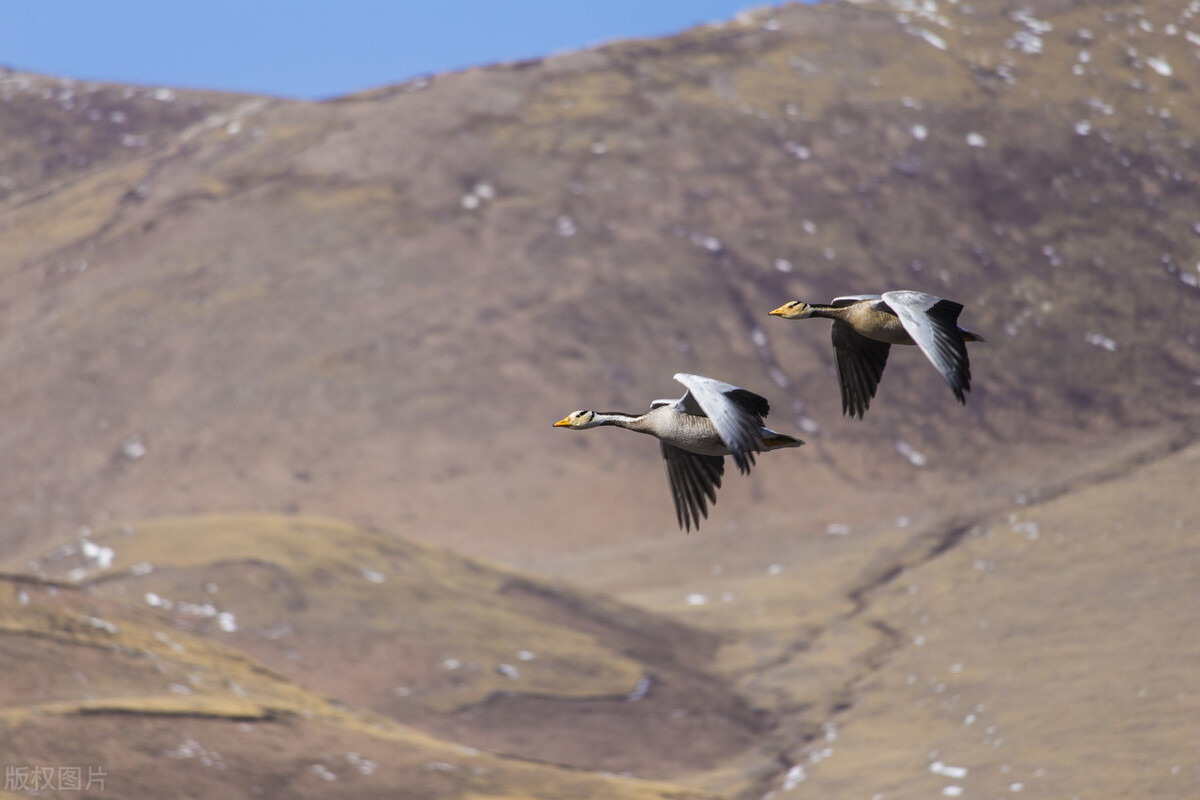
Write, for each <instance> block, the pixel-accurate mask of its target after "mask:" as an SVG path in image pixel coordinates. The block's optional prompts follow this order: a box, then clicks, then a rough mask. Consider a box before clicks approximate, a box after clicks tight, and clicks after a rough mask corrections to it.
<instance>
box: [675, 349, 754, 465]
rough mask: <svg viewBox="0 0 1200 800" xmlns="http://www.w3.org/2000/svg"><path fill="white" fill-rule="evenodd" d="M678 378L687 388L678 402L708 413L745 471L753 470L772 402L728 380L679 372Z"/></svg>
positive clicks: (683, 407)
mask: <svg viewBox="0 0 1200 800" xmlns="http://www.w3.org/2000/svg"><path fill="white" fill-rule="evenodd" d="M675 380H677V381H679V382H680V383H682V384H683V385H684V386H686V387H687V392H685V393H684V395H683V397H681V398H680V399H679V401H678V402H677V403H676V404H675V408H676V410H678V411H681V412H683V413H685V414H694V415H699V416H706V417H708V418H709V419H710V420H712V424H713V427H714V428H716V430H717V435H718V436H720V437H721V441H723V442H725V446H726V447H728V448H729V452H730V453H731V454H732V455H733V460H734V461H735V462H736V463H737V465H738V469H740V470H741V471H742V472H749V471H750V467H751V466H752V465H753V464H754V454H755V453H756V452H758V451H760V450H762V449H763V438H762V421H763V417H765V416H767V414H768V413H770V410H771V406H770V404H769V403H768V402H767V399H766V398H765V397H762V396H761V395H757V394H755V393H754V392H751V391H750V390H748V389H742V388H741V387H739V386H734V385H733V384H730V383H725V382H724V381H719V380H716V379H714V378H706V377H704V376H703V375H689V374H687V373H686V372H679V373H676V375H675Z"/></svg>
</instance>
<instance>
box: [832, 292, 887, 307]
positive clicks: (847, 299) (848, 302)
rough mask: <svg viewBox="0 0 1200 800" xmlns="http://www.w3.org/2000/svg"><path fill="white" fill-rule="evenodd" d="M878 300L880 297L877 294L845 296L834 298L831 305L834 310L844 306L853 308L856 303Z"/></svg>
mask: <svg viewBox="0 0 1200 800" xmlns="http://www.w3.org/2000/svg"><path fill="white" fill-rule="evenodd" d="M878 299H879V295H877V294H844V295H842V296H841V297H835V298H833V300H832V301H830V303H829V305H831V306H833V307H834V308H841V307H842V306H852V305H854V304H855V303H861V302H862V301H863V300H878Z"/></svg>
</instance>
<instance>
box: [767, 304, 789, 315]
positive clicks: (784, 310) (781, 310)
mask: <svg viewBox="0 0 1200 800" xmlns="http://www.w3.org/2000/svg"><path fill="white" fill-rule="evenodd" d="M789 305H791V304H790V303H784V304H783V305H781V306H780V307H779V308H777V309H775V310H774V311H772V312H771V316H772V317H782V316H783V315H784V314H786V313H787V310H788V306H789Z"/></svg>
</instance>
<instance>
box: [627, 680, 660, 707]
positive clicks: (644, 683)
mask: <svg viewBox="0 0 1200 800" xmlns="http://www.w3.org/2000/svg"><path fill="white" fill-rule="evenodd" d="M653 684H654V679H653V678H651V677H650V676H649V675H643V676H642V677H641V678H639V679H638V682H637V685H636V686H634V687H633V691H632V692H630V693H629V694H627V695H625V702H627V703H636V702H637V701H638V700H641V699H642V698H643V697H645V696H646V695H648V694H650V687H651V686H652V685H653Z"/></svg>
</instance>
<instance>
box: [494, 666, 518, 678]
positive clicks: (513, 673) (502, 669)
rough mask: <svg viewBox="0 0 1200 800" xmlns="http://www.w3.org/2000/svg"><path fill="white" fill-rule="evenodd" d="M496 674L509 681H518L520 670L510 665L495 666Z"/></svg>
mask: <svg viewBox="0 0 1200 800" xmlns="http://www.w3.org/2000/svg"><path fill="white" fill-rule="evenodd" d="M496 672H498V673H499V674H501V675H503V676H504V677H506V678H508V679H509V680H510V681H515V680H518V679H520V677H521V670H519V669H517V668H516V667H514V666H513V665H512V664H497V665H496Z"/></svg>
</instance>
